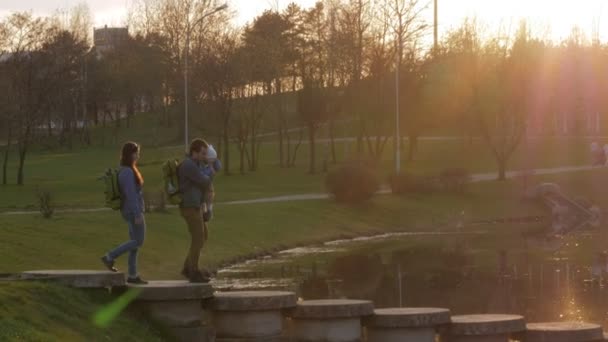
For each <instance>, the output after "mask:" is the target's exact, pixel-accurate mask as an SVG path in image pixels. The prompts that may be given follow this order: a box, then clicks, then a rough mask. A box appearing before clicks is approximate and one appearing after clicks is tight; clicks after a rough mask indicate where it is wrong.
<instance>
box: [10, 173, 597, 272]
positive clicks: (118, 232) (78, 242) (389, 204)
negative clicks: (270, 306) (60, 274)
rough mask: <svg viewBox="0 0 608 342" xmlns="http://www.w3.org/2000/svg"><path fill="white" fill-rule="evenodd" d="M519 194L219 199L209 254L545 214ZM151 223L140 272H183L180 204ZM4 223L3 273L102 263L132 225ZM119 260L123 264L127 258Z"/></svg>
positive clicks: (60, 220)
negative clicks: (360, 201)
mask: <svg viewBox="0 0 608 342" xmlns="http://www.w3.org/2000/svg"><path fill="white" fill-rule="evenodd" d="M593 172H599V171H593ZM584 179H586V177H585V178H584ZM519 196H520V190H519V189H518V188H517V186H515V183H511V182H506V183H498V182H490V183H486V184H482V183H478V184H474V185H472V186H471V189H470V191H469V192H468V193H467V194H465V195H463V196H458V195H449V194H432V195H417V196H404V197H398V196H376V197H375V198H374V199H373V200H372V201H371V202H369V203H366V204H364V205H361V206H356V207H353V206H346V205H341V204H337V203H334V202H333V201H327V200H322V201H299V202H284V203H266V204H253V205H223V206H222V205H218V206H217V209H216V219H215V220H214V221H213V222H212V223H211V231H210V240H209V242H208V245H207V247H206V248H205V251H204V256H203V260H204V262H205V263H206V264H207V265H211V266H216V265H218V264H220V263H222V262H225V261H229V260H233V259H234V258H235V257H237V256H245V255H255V254H259V253H263V252H266V251H269V250H273V249H277V248H285V247H289V246H294V245H296V244H300V243H313V242H318V241H324V240H327V239H332V238H338V237H345V236H356V235H361V234H371V233H381V232H385V231H397V230H400V231H401V230H405V231H408V230H409V231H416V230H421V229H437V228H440V229H451V228H453V227H454V224H455V223H454V222H456V218H457V217H459V216H460V213H462V212H464V213H465V218H466V219H467V220H468V221H472V220H477V219H492V218H497V217H504V216H512V215H515V216H526V215H531V214H539V213H542V211H541V209H540V208H539V207H537V206H534V205H531V204H529V203H526V202H522V201H521V200H520V199H519ZM147 226H148V227H147V229H148V231H147V237H146V242H145V245H144V247H143V249H142V251H141V259H140V265H141V267H142V273H143V274H144V275H145V276H148V277H154V278H159V277H169V278H175V277H178V272H179V266H180V265H181V262H182V259H183V257H184V256H185V254H186V250H187V247H188V241H189V236H188V233H187V230H186V228H185V224H184V222H183V221H182V219H181V217H179V215H178V213H177V212H176V211H170V212H169V213H166V214H150V215H148V216H147ZM0 227H2V228H1V229H0V249H2V250H3V251H4V253H3V254H4V257H3V258H1V259H0V270H1V271H2V272H18V271H22V270H25V269H45V268H97V267H99V266H100V265H99V257H100V256H101V255H102V254H103V253H104V252H105V251H106V250H108V249H109V248H112V247H114V246H115V245H116V244H118V243H120V242H121V241H122V240H124V239H125V238H126V224H125V223H124V222H122V220H121V219H120V217H119V214H118V213H116V212H100V213H86V214H60V215H56V216H55V217H54V218H53V219H50V220H46V219H43V218H42V217H41V216H39V215H26V216H21V215H18V216H13V215H0ZM123 259H124V258H123ZM120 262H121V263H120V264H119V266H120V267H121V268H123V269H124V267H125V264H124V262H125V260H121V261H120Z"/></svg>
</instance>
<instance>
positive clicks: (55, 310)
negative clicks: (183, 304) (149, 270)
mask: <svg viewBox="0 0 608 342" xmlns="http://www.w3.org/2000/svg"><path fill="white" fill-rule="evenodd" d="M0 298H2V300H1V301H0V341H16V340H18V341H161V338H160V337H159V336H161V335H160V334H159V331H158V330H157V329H155V328H154V327H153V326H151V325H149V324H148V323H146V321H145V320H144V319H142V317H138V315H137V314H135V313H131V312H129V313H123V314H122V315H121V316H120V318H119V319H116V320H115V321H114V322H113V323H112V324H111V326H110V327H109V328H106V329H104V328H99V327H97V326H96V325H95V324H94V323H93V322H92V316H93V315H94V313H95V312H96V311H97V310H99V309H100V308H102V307H103V305H105V304H107V303H108V302H109V301H111V300H112V297H111V296H110V295H109V294H107V293H96V294H91V293H90V292H84V291H79V290H74V289H68V288H65V287H62V286H58V285H53V284H45V283H40V282H0Z"/></svg>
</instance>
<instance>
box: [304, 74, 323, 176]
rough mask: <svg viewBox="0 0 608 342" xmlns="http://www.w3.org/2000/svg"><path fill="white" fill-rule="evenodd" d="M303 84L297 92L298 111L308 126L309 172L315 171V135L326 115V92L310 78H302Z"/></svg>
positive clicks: (313, 172)
mask: <svg viewBox="0 0 608 342" xmlns="http://www.w3.org/2000/svg"><path fill="white" fill-rule="evenodd" d="M303 83H304V86H303V87H302V90H300V92H299V93H298V112H299V113H300V116H301V117H302V119H303V120H304V122H306V126H307V127H308V138H309V148H310V166H309V169H308V171H309V173H311V174H315V173H316V153H315V151H316V143H315V135H316V130H317V128H318V127H319V124H320V123H321V122H323V121H324V120H325V118H326V116H327V94H326V92H325V91H324V89H323V87H322V86H321V85H320V84H319V83H318V82H315V81H314V80H312V79H310V78H304V80H303Z"/></svg>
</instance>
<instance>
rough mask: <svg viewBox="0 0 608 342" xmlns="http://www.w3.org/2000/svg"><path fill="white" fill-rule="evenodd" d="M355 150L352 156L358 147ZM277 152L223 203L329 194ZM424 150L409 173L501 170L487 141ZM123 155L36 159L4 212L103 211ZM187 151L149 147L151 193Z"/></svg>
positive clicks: (544, 145)
mask: <svg viewBox="0 0 608 342" xmlns="http://www.w3.org/2000/svg"><path fill="white" fill-rule="evenodd" d="M343 145H344V144H343V143H341V144H339V146H338V153H339V156H338V158H339V160H344V156H343V154H344V152H345V148H344V146H343ZM351 145H352V146H351V147H350V151H351V153H352V152H354V151H353V148H354V144H351ZM319 147H320V146H319ZM276 149H277V146H276V145H272V144H270V145H263V146H262V148H261V156H262V158H261V160H260V165H259V170H258V171H257V172H255V173H250V174H247V175H234V176H230V177H226V176H224V175H220V176H219V177H217V179H216V185H217V187H216V189H217V191H218V196H217V200H218V201H226V200H234V199H248V198H257V197H264V196H276V195H285V194H298V193H307V192H322V191H323V175H322V174H317V175H308V174H307V163H308V146H307V145H303V146H302V147H301V150H300V152H299V163H298V165H297V167H296V168H290V169H281V168H279V167H278V166H277V161H276V154H277V152H276ZM320 149H321V148H319V150H320ZM419 149H420V150H419V154H418V157H417V159H416V161H414V162H412V163H408V164H406V165H405V169H406V170H411V171H413V172H417V173H431V174H437V173H439V172H440V170H441V169H442V168H445V167H466V168H468V169H469V170H471V171H472V172H491V171H493V170H495V166H494V165H495V164H494V160H493V159H492V156H491V155H490V154H489V152H488V150H487V148H486V147H485V146H484V144H483V143H482V142H481V141H475V142H474V144H473V145H472V146H469V145H468V144H466V143H464V142H462V141H422V142H421V143H420V147H419ZM117 150H118V148H117V147H113V148H91V149H87V150H80V151H75V152H65V153H42V152H38V153H32V154H31V155H30V156H29V157H28V159H27V163H26V185H25V186H16V185H9V186H6V187H0V211H1V210H9V209H15V208H28V207H29V208H33V207H34V205H35V204H36V199H35V192H36V189H37V188H43V189H48V190H50V191H51V192H52V194H53V196H54V197H55V203H56V205H57V206H60V207H61V206H69V207H99V206H101V205H102V203H103V202H102V201H103V188H102V184H101V182H99V181H97V180H96V178H97V177H98V176H99V175H101V174H102V173H103V170H104V169H105V168H107V167H109V166H114V165H115V164H116V159H117ZM181 150H182V149H181V148H180V147H174V148H149V147H147V146H146V145H144V147H143V152H142V161H141V163H142V172H143V173H144V176H145V178H146V191H147V192H148V193H157V192H158V191H160V188H161V171H160V164H161V163H162V162H163V161H165V160H166V159H168V158H175V157H180V156H181V155H182V152H181ZM390 150H391V149H390V148H388V149H387V150H386V153H385V155H384V156H383V158H382V160H381V162H380V164H379V165H378V170H379V173H380V174H381V175H382V177H383V178H384V176H385V175H386V174H388V173H390V170H392V161H391V160H392V158H391V155H390V153H391V151H390ZM318 155H321V153H318ZM232 156H233V157H234V158H233V160H232V169H233V171H235V170H236V168H237V167H238V165H237V164H238V162H237V161H236V157H237V155H236V153H233V154H232ZM319 158H321V157H320V156H319ZM587 159H588V157H587V141H586V140H546V141H533V143H530V145H529V146H528V147H527V148H522V149H520V150H519V151H518V154H517V155H516V156H515V157H514V159H513V161H512V162H511V163H510V168H512V169H517V168H522V167H524V166H528V167H556V166H563V165H581V164H586V163H587ZM320 164H321V163H318V165H320ZM15 171H16V160H15V159H14V158H13V159H11V163H10V165H9V179H10V180H11V182H14V179H15Z"/></svg>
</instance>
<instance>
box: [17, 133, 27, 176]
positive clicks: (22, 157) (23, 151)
mask: <svg viewBox="0 0 608 342" xmlns="http://www.w3.org/2000/svg"><path fill="white" fill-rule="evenodd" d="M21 144H23V145H20V146H19V170H18V172H17V185H23V184H24V176H23V168H24V164H25V154H26V152H27V145H26V143H25V142H22V143H21Z"/></svg>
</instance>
